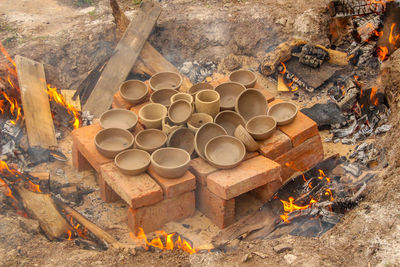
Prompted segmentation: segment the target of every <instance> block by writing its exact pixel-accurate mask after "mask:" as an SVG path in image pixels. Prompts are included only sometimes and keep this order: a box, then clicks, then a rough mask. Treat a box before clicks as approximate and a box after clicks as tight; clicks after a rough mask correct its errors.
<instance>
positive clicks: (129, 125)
mask: <svg viewBox="0 0 400 267" xmlns="http://www.w3.org/2000/svg"><path fill="white" fill-rule="evenodd" d="M99 122H100V126H101V127H103V129H108V128H120V129H125V130H128V131H131V130H133V128H135V126H136V124H137V122H138V117H137V115H136V114H135V113H134V112H132V111H130V110H127V109H120V108H116V109H110V110H107V111H106V112H104V113H103V114H101V116H100V119H99Z"/></svg>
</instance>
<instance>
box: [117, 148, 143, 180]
mask: <svg viewBox="0 0 400 267" xmlns="http://www.w3.org/2000/svg"><path fill="white" fill-rule="evenodd" d="M114 162H115V165H116V166H117V167H118V169H119V170H120V171H121V172H122V173H125V174H128V175H138V174H141V173H142V172H145V171H146V170H147V168H148V167H149V165H150V154H149V153H147V152H146V151H143V150H140V149H128V150H125V151H122V152H121V153H119V154H118V155H117V156H116V157H115V159H114Z"/></svg>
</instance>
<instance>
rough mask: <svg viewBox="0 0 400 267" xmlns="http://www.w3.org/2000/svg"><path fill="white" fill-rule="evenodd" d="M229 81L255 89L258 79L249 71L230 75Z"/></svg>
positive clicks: (239, 71)
mask: <svg viewBox="0 0 400 267" xmlns="http://www.w3.org/2000/svg"><path fill="white" fill-rule="evenodd" d="M229 80H231V81H232V82H237V83H240V84H243V85H244V86H245V87H246V88H253V87H254V85H255V84H256V81H257V77H256V75H255V74H254V73H253V72H251V71H249V70H236V71H234V72H232V73H231V74H230V75H229Z"/></svg>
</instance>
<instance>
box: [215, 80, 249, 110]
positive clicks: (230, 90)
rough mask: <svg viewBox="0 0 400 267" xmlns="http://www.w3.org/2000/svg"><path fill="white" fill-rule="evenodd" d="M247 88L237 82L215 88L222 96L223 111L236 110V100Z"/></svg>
mask: <svg viewBox="0 0 400 267" xmlns="http://www.w3.org/2000/svg"><path fill="white" fill-rule="evenodd" d="M244 90H246V87H244V86H243V85H241V84H240V83H236V82H226V83H222V84H220V85H218V86H217V87H215V91H216V92H218V94H219V96H220V106H221V110H234V108H235V104H236V99H237V98H238V96H239V95H240V93H241V92H243V91H244Z"/></svg>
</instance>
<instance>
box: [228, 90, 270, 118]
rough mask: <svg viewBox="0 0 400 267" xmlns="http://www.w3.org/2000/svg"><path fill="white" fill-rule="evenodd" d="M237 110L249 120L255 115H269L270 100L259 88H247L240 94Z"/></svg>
mask: <svg viewBox="0 0 400 267" xmlns="http://www.w3.org/2000/svg"><path fill="white" fill-rule="evenodd" d="M235 110H236V112H238V113H239V114H240V115H242V117H243V118H244V119H245V121H248V120H250V119H251V118H253V117H255V116H259V115H267V112H268V102H267V99H266V98H265V96H264V95H263V94H262V93H261V92H260V91H258V90H257V89H247V90H245V91H243V92H242V93H241V94H240V95H239V96H238V98H237V100H236V105H235Z"/></svg>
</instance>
